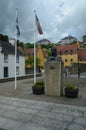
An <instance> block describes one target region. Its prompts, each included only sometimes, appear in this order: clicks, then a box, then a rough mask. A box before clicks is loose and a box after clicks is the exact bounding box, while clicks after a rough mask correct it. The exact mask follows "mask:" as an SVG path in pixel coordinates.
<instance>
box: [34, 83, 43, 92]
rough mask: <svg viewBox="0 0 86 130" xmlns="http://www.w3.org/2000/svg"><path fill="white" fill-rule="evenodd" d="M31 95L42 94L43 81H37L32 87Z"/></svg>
mask: <svg viewBox="0 0 86 130" xmlns="http://www.w3.org/2000/svg"><path fill="white" fill-rule="evenodd" d="M32 90H33V94H43V93H44V81H37V82H36V83H35V84H34V85H33V86H32Z"/></svg>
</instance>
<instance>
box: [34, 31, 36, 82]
mask: <svg viewBox="0 0 86 130" xmlns="http://www.w3.org/2000/svg"><path fill="white" fill-rule="evenodd" d="M35 42H36V40H35V30H34V83H36V43H35Z"/></svg>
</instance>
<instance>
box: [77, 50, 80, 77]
mask: <svg viewBox="0 0 86 130" xmlns="http://www.w3.org/2000/svg"><path fill="white" fill-rule="evenodd" d="M78 50H79V48H77V57H78V79H79V78H80V67H79V53H78Z"/></svg>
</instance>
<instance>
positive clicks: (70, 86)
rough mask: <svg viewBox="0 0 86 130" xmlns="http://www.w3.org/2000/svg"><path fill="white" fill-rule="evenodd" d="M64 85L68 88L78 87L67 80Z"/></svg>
mask: <svg viewBox="0 0 86 130" xmlns="http://www.w3.org/2000/svg"><path fill="white" fill-rule="evenodd" d="M65 87H66V88H67V89H70V90H74V89H78V87H77V86H76V85H75V84H73V83H69V82H67V83H65Z"/></svg>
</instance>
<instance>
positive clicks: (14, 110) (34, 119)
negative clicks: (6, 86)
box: [0, 96, 86, 130]
mask: <svg viewBox="0 0 86 130" xmlns="http://www.w3.org/2000/svg"><path fill="white" fill-rule="evenodd" d="M0 128H3V129H6V130H86V108H85V107H79V106H78V107H77V106H73V105H62V104H56V103H50V102H41V101H32V100H27V99H19V98H12V97H11V98H10V97H3V96H0Z"/></svg>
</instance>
